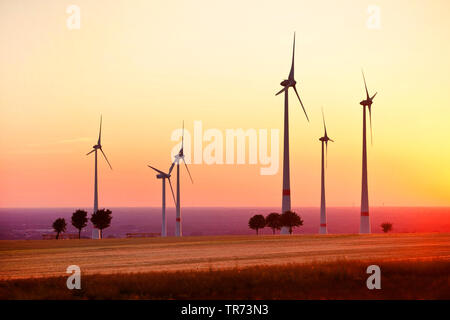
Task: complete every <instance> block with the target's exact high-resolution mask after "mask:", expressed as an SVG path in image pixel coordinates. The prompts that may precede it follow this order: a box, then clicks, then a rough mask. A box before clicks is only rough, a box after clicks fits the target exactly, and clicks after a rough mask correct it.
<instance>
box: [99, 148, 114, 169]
mask: <svg viewBox="0 0 450 320" xmlns="http://www.w3.org/2000/svg"><path fill="white" fill-rule="evenodd" d="M100 151H101V152H102V154H103V156H104V157H105V160H106V162H108V165H109V167H110V168H111V170H112V167H111V163H109V161H108V158H107V157H106V154H105V153H104V152H103V150H102V148H100Z"/></svg>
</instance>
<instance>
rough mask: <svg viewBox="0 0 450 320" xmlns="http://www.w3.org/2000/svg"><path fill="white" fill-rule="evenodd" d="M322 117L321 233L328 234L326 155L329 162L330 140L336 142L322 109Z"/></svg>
mask: <svg viewBox="0 0 450 320" xmlns="http://www.w3.org/2000/svg"><path fill="white" fill-rule="evenodd" d="M322 119H323V129H324V131H325V134H324V136H323V137H321V138H320V139H319V140H320V141H321V142H322V177H321V189H320V190H321V193H320V228H319V233H320V234H327V233H328V231H327V213H326V204H325V159H324V158H325V157H326V163H327V164H328V141H331V142H334V141H333V140H331V139H330V138H329V137H328V134H327V126H326V124H325V116H324V115H323V110H322Z"/></svg>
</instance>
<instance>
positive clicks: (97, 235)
mask: <svg viewBox="0 0 450 320" xmlns="http://www.w3.org/2000/svg"><path fill="white" fill-rule="evenodd" d="M101 140H102V116H100V132H99V134H98V141H97V144H96V145H95V146H93V147H92V148H93V149H92V151H90V152H88V153H87V154H86V155H90V154H91V153H93V152H94V153H95V178H94V213H96V212H97V210H98V174H97V150H100V151H101V153H102V154H103V156H104V157H105V160H106V162H107V163H108V165H109V167H110V168H111V170H112V167H111V164H110V163H109V161H108V158H107V157H106V154H105V153H104V152H103V149H102V144H101ZM99 238H100V230H96V229H95V228H94V229H92V239H99Z"/></svg>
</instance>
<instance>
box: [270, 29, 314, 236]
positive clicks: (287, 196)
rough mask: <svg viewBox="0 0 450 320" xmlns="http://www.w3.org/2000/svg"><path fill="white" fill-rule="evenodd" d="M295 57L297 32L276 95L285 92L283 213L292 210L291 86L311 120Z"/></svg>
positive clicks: (284, 230)
mask: <svg viewBox="0 0 450 320" xmlns="http://www.w3.org/2000/svg"><path fill="white" fill-rule="evenodd" d="M294 57H295V33H294V43H293V46H292V63H291V70H290V72H289V76H288V79H286V80H283V81H282V82H281V83H280V84H281V85H282V86H283V89H281V90H280V91H278V92H277V93H276V95H279V94H280V93H282V92H284V150H283V189H282V203H281V212H282V213H284V212H286V211H290V210H291V183H290V168H289V98H288V90H289V88H291V87H292V88H293V89H294V91H295V94H296V95H297V98H298V100H299V101H300V105H301V106H302V109H303V112H304V113H305V116H306V119H307V120H308V121H309V118H308V115H307V113H306V110H305V107H304V106H303V102H302V100H301V99H300V95H299V94H298V91H297V88H296V86H295V85H296V84H297V82H296V81H295V79H294ZM281 233H282V234H289V229H288V228H287V227H282V228H281Z"/></svg>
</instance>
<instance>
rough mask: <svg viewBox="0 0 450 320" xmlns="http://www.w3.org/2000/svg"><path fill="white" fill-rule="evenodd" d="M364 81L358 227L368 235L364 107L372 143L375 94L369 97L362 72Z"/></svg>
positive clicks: (361, 103) (360, 231)
mask: <svg viewBox="0 0 450 320" xmlns="http://www.w3.org/2000/svg"><path fill="white" fill-rule="evenodd" d="M362 76H363V79H364V87H365V88H366V99H365V100H363V101H361V102H360V103H359V104H360V105H362V106H363V152H362V188H361V221H360V225H359V233H370V219H369V190H368V186H367V142H366V107H367V109H368V110H369V119H370V137H371V141H372V103H373V99H374V98H375V96H376V95H377V92H375V94H374V95H373V96H372V97H370V96H369V90H367V84H366V78H365V76H364V71H362Z"/></svg>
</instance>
